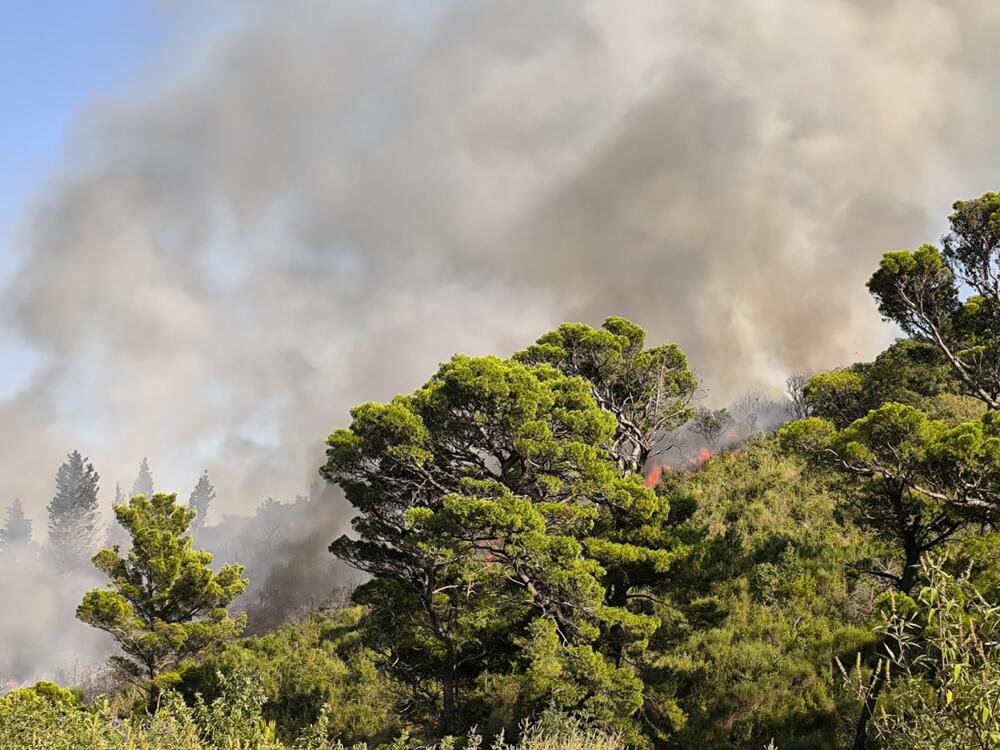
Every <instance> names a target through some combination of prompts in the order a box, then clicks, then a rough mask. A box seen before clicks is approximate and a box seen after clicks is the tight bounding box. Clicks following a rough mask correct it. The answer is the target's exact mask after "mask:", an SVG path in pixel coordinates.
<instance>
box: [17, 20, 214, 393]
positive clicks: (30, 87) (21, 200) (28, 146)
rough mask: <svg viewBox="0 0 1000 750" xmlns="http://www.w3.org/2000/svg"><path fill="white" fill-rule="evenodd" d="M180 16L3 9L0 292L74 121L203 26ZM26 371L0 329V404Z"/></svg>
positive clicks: (28, 360)
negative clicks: (29, 212) (32, 206)
mask: <svg viewBox="0 0 1000 750" xmlns="http://www.w3.org/2000/svg"><path fill="white" fill-rule="evenodd" d="M182 6H183V4H181V6H176V7H174V8H173V9H171V8H170V7H169V6H168V4H167V3H164V2H162V0H7V1H6V2H4V3H3V6H2V11H3V12H2V15H0V95H2V100H0V102H2V103H0V284H2V283H3V282H4V281H5V280H6V279H8V278H9V276H10V274H11V272H12V270H13V268H14V267H15V262H16V261H15V257H14V251H13V243H14V237H15V234H16V232H17V228H18V226H19V224H20V223H21V222H23V221H24V219H25V212H26V208H27V204H28V202H29V201H30V200H31V199H32V198H33V197H34V196H35V195H37V194H38V193H39V192H40V191H41V190H42V189H43V188H44V185H45V182H46V179H47V178H49V177H50V176H51V175H53V174H54V173H56V172H57V171H58V167H59V159H60V156H61V155H62V154H63V153H64V149H65V146H66V141H67V138H68V137H69V135H70V133H71V132H72V130H73V126H74V122H75V121H76V118H77V116H78V115H79V113H80V112H81V111H82V110H84V109H86V108H87V107H88V106H91V105H92V104H94V103H95V102H99V101H100V100H101V98H102V97H106V96H111V95H115V94H119V93H123V92H126V91H128V90H129V88H131V87H132V86H135V85H136V84H137V82H138V81H139V80H141V76H142V74H143V71H145V70H147V69H148V68H150V67H151V66H152V65H153V64H154V63H155V62H156V61H157V58H158V57H160V56H161V55H162V54H163V53H164V50H166V49H167V48H168V47H169V45H170V43H171V42H172V41H173V40H174V39H175V38H176V36H177V35H178V34H180V33H184V34H192V35H193V34H195V32H196V31H204V27H208V26H211V24H210V23H209V18H208V17H207V16H206V14H205V13H204V12H203V10H202V9H197V10H195V9H196V8H197V6H196V5H191V6H189V8H188V10H189V11H194V12H189V13H186V14H185V13H183V12H180V11H182V10H183V8H182ZM222 6H223V4H222V3H220V4H219V6H217V7H218V8H222ZM171 10H174V11H178V12H171ZM208 15H209V16H210V15H211V14H208ZM199 27H201V28H199ZM33 363H34V358H33V356H32V355H31V353H30V352H28V351H26V350H25V349H24V347H23V346H21V345H20V344H19V343H18V342H17V341H15V340H13V339H12V337H11V335H10V334H9V332H5V331H4V330H3V329H2V328H0V399H2V398H4V397H5V396H9V395H10V394H11V392H12V391H14V390H15V389H16V388H17V387H18V386H19V385H20V384H22V383H23V382H24V380H25V378H26V375H27V372H28V370H30V368H31V366H32V365H33Z"/></svg>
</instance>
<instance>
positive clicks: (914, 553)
mask: <svg viewBox="0 0 1000 750" xmlns="http://www.w3.org/2000/svg"><path fill="white" fill-rule="evenodd" d="M903 547H904V550H905V556H906V561H905V562H904V564H903V565H904V567H903V574H902V575H901V576H900V578H899V586H898V587H897V588H898V590H899V592H900V593H901V594H907V595H909V593H910V592H911V591H912V590H913V587H914V586H915V585H916V583H917V574H918V571H919V570H920V546H919V544H918V543H917V541H916V540H915V539H914V538H912V537H907V538H905V539H904V541H903ZM885 679H886V678H885V669H879V671H878V672H876V673H875V674H874V675H872V681H871V683H869V685H868V693H867V694H866V695H865V703H864V705H863V706H862V707H861V718H860V719H858V726H857V729H856V730H855V732H854V745H852V750H867V748H868V724H869V723H870V722H871V719H872V716H874V715H875V706H876V705H877V704H878V697H879V694H880V693H881V692H882V688H884V687H885Z"/></svg>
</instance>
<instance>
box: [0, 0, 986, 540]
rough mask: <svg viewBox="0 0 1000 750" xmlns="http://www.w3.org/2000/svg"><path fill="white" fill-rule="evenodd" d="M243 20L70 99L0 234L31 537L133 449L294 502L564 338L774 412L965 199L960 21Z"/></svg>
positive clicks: (966, 7) (969, 71)
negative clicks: (881, 275) (351, 456)
mask: <svg viewBox="0 0 1000 750" xmlns="http://www.w3.org/2000/svg"><path fill="white" fill-rule="evenodd" d="M254 7H255V11H254V16H253V17H252V18H248V20H247V22H246V23H245V24H243V25H242V26H241V27H240V28H239V29H238V30H236V31H233V32H232V33H230V34H228V35H227V36H226V37H225V38H224V39H220V40H219V41H218V43H217V45H216V47H215V48H214V49H213V50H212V52H211V54H209V55H207V56H206V58H205V59H204V60H202V61H201V62H200V63H199V64H198V65H196V66H187V65H184V66H183V67H185V68H187V67H193V68H194V70H193V71H191V72H189V73H187V74H185V75H184V76H182V77H180V79H179V80H170V81H163V80H162V79H161V78H157V79H156V80H151V81H149V85H148V88H144V89H142V90H137V91H135V92H134V96H132V97H131V98H127V97H126V98H123V99H119V100H117V101H114V102H104V103H101V104H97V105H95V107H94V108H93V109H92V110H91V112H90V116H89V118H88V119H87V120H86V121H85V122H83V123H81V125H80V129H79V133H78V135H77V137H76V139H75V141H74V143H73V144H72V149H71V153H72V154H73V155H74V157H73V159H72V162H73V163H72V164H68V165H67V166H66V170H65V172H64V173H63V174H62V175H60V176H58V178H57V179H54V180H53V181H52V183H51V184H50V186H49V188H48V190H47V191H46V193H45V197H44V200H43V201H41V203H40V204H39V205H38V206H37V207H36V209H35V210H34V212H33V214H32V215H31V216H30V217H28V219H27V221H26V224H25V227H24V231H23V233H22V236H21V242H20V246H19V252H20V258H21V267H20V271H19V273H17V274H16V276H15V277H14V278H13V281H12V283H11V285H10V288H9V289H8V290H6V291H5V293H4V294H3V297H2V300H3V301H2V303H0V304H2V305H3V308H2V311H3V325H4V327H5V328H7V329H9V330H10V331H12V332H14V333H15V334H16V335H18V336H20V337H21V338H22V339H23V340H24V341H25V342H26V343H27V345H29V346H30V347H32V348H33V349H35V350H36V351H37V352H39V354H40V357H41V360H40V361H41V363H42V364H41V365H40V367H39V368H38V370H37V371H36V372H35V373H34V374H33V376H32V377H31V378H30V380H29V381H28V383H27V385H26V386H25V387H24V389H23V390H22V391H21V392H20V393H18V394H16V395H15V396H14V397H12V398H11V399H9V400H8V401H7V402H6V403H3V404H2V405H0V424H3V429H2V431H0V467H2V471H0V499H2V498H9V499H12V498H13V497H15V496H20V497H21V498H22V500H23V501H24V502H25V504H26V507H27V508H28V511H29V513H31V514H32V515H34V517H35V519H36V528H41V527H42V526H43V522H42V521H43V519H42V508H43V506H44V503H45V502H46V501H47V499H48V497H49V496H50V495H51V477H52V474H53V472H54V471H55V468H56V467H57V466H58V464H59V462H60V461H61V460H62V457H63V456H64V455H65V453H66V452H67V451H69V450H70V449H72V448H74V447H79V448H80V449H81V450H83V451H84V452H86V453H87V454H88V455H90V456H91V457H92V458H93V460H94V461H95V463H96V464H97V466H98V468H99V470H100V471H101V472H102V475H103V476H104V478H105V482H104V489H105V490H108V489H109V488H111V487H113V484H114V480H115V479H118V478H120V479H121V480H122V481H123V482H125V483H126V484H128V483H129V482H130V480H131V477H132V476H133V475H134V467H135V465H136V464H137V462H138V460H139V458H141V457H142V456H143V455H148V456H149V457H150V460H151V463H152V464H153V466H154V467H156V468H157V469H158V471H159V473H158V477H157V478H158V484H159V486H160V487H164V488H166V487H169V488H176V489H177V490H178V491H180V492H182V493H184V494H185V495H186V493H187V492H188V491H189V490H190V487H191V485H193V483H194V481H195V480H196V479H197V476H198V473H199V472H200V470H201V469H202V468H203V467H208V469H209V471H210V472H211V474H212V477H213V480H214V481H215V484H216V487H217V489H218V491H219V498H218V503H217V506H218V507H217V508H216V512H221V511H225V512H229V513H233V512H249V511H250V510H252V509H253V508H254V507H255V506H256V505H257V504H258V503H259V502H260V501H261V500H262V499H263V498H264V497H266V496H269V495H270V496H275V497H285V498H287V497H292V496H294V495H295V494H296V493H298V492H301V491H302V489H303V488H304V487H307V486H308V484H309V483H310V481H312V479H313V478H314V477H315V471H316V468H317V466H318V464H319V462H320V460H321V457H322V439H323V438H324V437H325V435H327V434H328V432H329V431H330V429H331V428H332V427H334V426H336V425H339V424H343V423H345V421H346V420H347V418H348V417H347V409H348V408H349V406H350V405H352V404H353V403H356V402H358V401H361V400H366V399H382V398H387V397H389V396H391V395H392V394H394V393H395V392H397V391H401V390H407V389H411V388H413V387H415V386H417V385H419V384H420V383H421V382H422V381H423V380H424V379H425V378H426V376H427V375H429V374H430V373H431V372H432V371H433V369H434V367H435V365H436V363H437V362H439V361H441V360H443V359H446V358H447V357H448V356H450V355H451V354H452V353H453V352H455V351H465V352H469V353H483V352H487V351H494V352H501V353H502V352H510V351H513V350H514V349H516V348H519V347H521V346H523V345H525V344H526V343H528V342H529V341H531V340H533V339H534V338H535V336H537V335H538V334H539V333H541V332H543V331H545V330H547V329H548V328H549V327H551V326H553V325H555V324H557V323H559V322H560V321H563V320H566V319H583V320H586V321H588V322H592V323H599V322H600V321H601V320H602V319H603V318H604V317H605V316H606V315H608V314H621V315H626V316H629V317H631V318H633V319H635V320H636V321H638V322H639V323H641V324H642V325H644V326H645V327H646V328H647V329H648V330H649V331H650V334H651V337H652V339H653V340H655V341H663V340H676V341H678V342H679V343H680V344H681V345H682V346H683V347H684V348H685V349H686V350H687V351H688V353H689V354H690V355H691V357H692V360H693V362H694V364H695V366H696V367H697V369H698V371H699V372H700V374H701V375H702V376H703V378H704V381H705V382H706V384H707V385H708V387H709V388H710V389H711V390H712V393H713V396H715V397H717V398H719V399H725V398H728V397H732V396H736V395H738V394H739V393H741V392H743V391H744V390H746V388H748V387H755V388H764V389H776V390H780V388H781V384H782V383H783V382H784V379H785V376H786V375H787V373H789V372H791V371H812V370H815V369H819V368H822V367H828V366H832V365H837V364H842V363H846V362H850V361H854V360H856V359H859V358H864V357H869V356H871V355H872V354H874V353H875V352H876V351H877V350H878V349H879V348H880V347H881V346H882V345H883V344H884V343H886V341H887V340H888V338H889V337H890V336H891V335H892V333H891V331H889V330H888V329H887V328H886V327H885V326H883V325H882V324H881V323H879V321H878V318H877V315H876V313H875V310H874V306H873V305H872V303H871V301H870V300H869V299H868V297H867V295H866V293H865V290H864V281H865V279H866V277H867V276H868V274H869V273H870V272H871V270H872V269H873V267H874V265H875V263H876V262H877V259H878V257H879V254H880V253H881V252H882V251H884V250H886V249H894V248H897V247H902V246H908V245H913V244H916V243H919V242H923V241H926V240H932V239H934V238H935V236H936V235H937V234H939V233H940V231H941V228H942V227H941V219H942V218H943V216H944V215H945V213H946V211H947V208H948V205H949V203H950V201H951V200H952V199H954V198H959V197H968V196H973V195H977V194H979V193H980V192H982V191H983V190H985V189H989V188H991V187H993V188H995V187H996V184H995V182H996V175H997V165H998V163H1000V139H997V138H996V135H995V130H996V129H995V124H996V122H997V115H998V114H1000V112H998V109H1000V105H998V102H1000V98H998V97H997V96H996V91H997V87H998V84H1000V58H998V57H997V56H996V55H995V54H993V50H994V48H995V39H996V38H997V37H998V35H1000V4H997V3H995V2H992V1H991V0H939V1H937V2H935V1H933V0H905V1H904V0H898V1H895V2H894V1H892V0H886V1H885V2H878V3H871V2H865V1H864V0H831V1H830V2H809V1H803V0H750V1H749V2H741V3H731V2H722V1H721V0H720V1H718V2H706V1H705V0H681V1H678V2H670V3H650V2H648V0H634V1H630V0H621V1H620V2H616V3H607V2H602V1H601V0H590V1H589V2H584V1H581V0H564V1H560V0H546V2H540V3H539V2H523V3H496V2H490V1H489V0H478V1H477V0H463V1H462V2H449V3H438V2H434V3H430V2H429V3H427V4H425V5H424V6H423V7H417V8H414V4H412V3H405V2H398V3H392V2H367V0H365V1H362V0H356V1H347V0H344V1H338V2H325V1H320V0H314V1H308V0H301V1H294V2H287V1H283V2H278V1H277V0H274V2H270V3H266V2H265V3H260V4H254ZM190 12H196V11H190ZM179 54H180V53H179ZM178 62H179V63H180V62H186V61H180V60H179V61H178ZM168 67H169V66H168Z"/></svg>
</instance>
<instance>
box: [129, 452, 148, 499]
mask: <svg viewBox="0 0 1000 750" xmlns="http://www.w3.org/2000/svg"><path fill="white" fill-rule="evenodd" d="M136 495H142V496H143V497H152V496H153V473H152V472H151V471H150V470H149V461H147V460H146V459H145V458H143V459H142V461H140V462H139V474H138V475H137V476H136V478H135V482H134V483H133V484H132V496H133V497H135V496H136Z"/></svg>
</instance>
